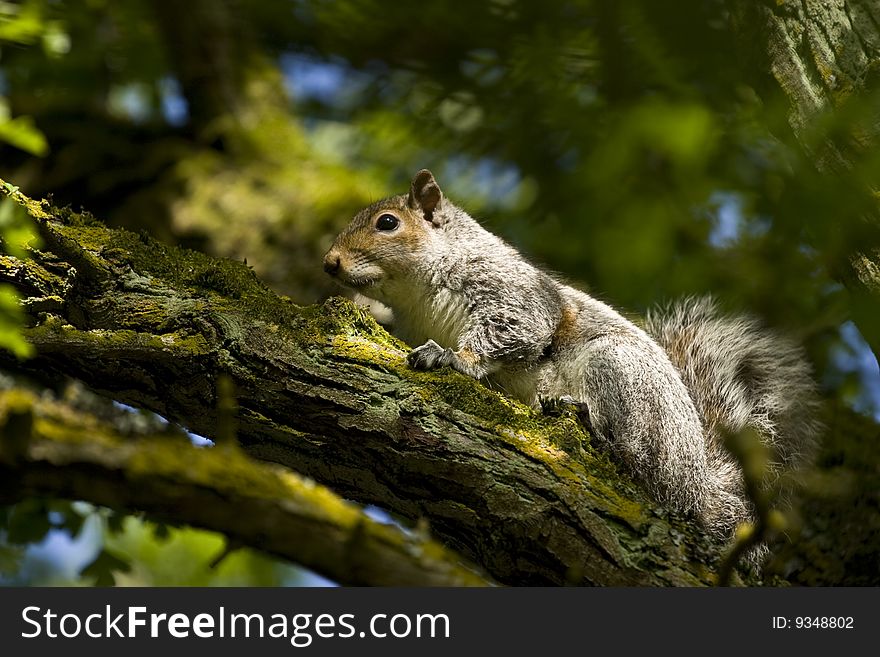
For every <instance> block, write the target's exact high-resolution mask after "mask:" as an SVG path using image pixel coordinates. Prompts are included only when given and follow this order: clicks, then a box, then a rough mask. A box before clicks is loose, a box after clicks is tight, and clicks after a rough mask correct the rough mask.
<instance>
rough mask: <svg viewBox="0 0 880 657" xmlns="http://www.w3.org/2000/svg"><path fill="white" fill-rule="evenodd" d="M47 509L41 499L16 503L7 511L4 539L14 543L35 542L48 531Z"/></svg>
mask: <svg viewBox="0 0 880 657" xmlns="http://www.w3.org/2000/svg"><path fill="white" fill-rule="evenodd" d="M50 529H52V523H51V522H49V511H48V509H47V508H46V505H45V503H44V502H42V501H41V500H26V501H24V502H21V503H20V504H16V505H15V506H14V507H13V508H12V509H11V511H10V513H9V518H8V522H7V535H6V540H7V541H8V542H10V543H13V544H16V545H26V544H27V543H36V542H39V541H41V540H43V538H45V536H46V534H48V533H49V530H50Z"/></svg>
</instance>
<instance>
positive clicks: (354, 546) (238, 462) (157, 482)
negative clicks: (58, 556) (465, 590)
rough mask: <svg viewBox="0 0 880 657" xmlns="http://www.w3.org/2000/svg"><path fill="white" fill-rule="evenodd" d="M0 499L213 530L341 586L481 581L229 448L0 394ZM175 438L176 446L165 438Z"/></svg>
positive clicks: (419, 542)
mask: <svg viewBox="0 0 880 657" xmlns="http://www.w3.org/2000/svg"><path fill="white" fill-rule="evenodd" d="M0 436H2V440H0V499H3V500H4V501H6V502H9V501H18V500H21V499H24V498H26V497H29V496H34V495H38V496H51V497H64V498H71V499H81V500H87V501H89V502H93V503H95V504H100V505H103V506H108V507H112V508H115V509H120V510H125V511H131V510H137V511H145V512H147V513H149V514H151V515H152V516H154V517H156V518H157V519H159V520H163V521H169V522H173V523H175V524H182V523H186V524H190V525H194V526H197V527H202V528H205V529H211V530H214V531H220V532H223V533H224V534H226V535H227V536H228V537H229V538H230V540H231V541H233V542H234V543H236V544H242V545H249V546H252V547H255V548H258V549H261V550H264V551H266V552H269V553H271V554H274V555H277V556H280V557H284V558H286V559H289V560H291V561H294V562H296V563H299V564H302V565H303V566H306V567H308V568H311V569H313V570H315V571H316V572H318V573H320V574H322V575H324V576H326V577H329V578H330V579H333V580H335V581H338V582H340V583H343V584H361V585H362V584H370V585H385V586H438V585H444V586H475V585H477V586H478V585H485V584H486V583H487V581H486V580H485V579H484V578H483V577H481V576H480V575H479V573H478V571H477V570H476V569H475V568H473V567H468V566H467V565H466V564H463V563H462V562H461V558H460V557H458V556H457V555H455V554H454V553H452V552H450V551H449V550H447V549H446V548H444V547H443V546H441V545H440V544H438V543H436V542H435V541H432V540H429V539H427V538H425V537H422V536H419V535H418V534H416V533H405V532H404V531H402V530H400V529H398V528H396V527H392V526H389V525H383V524H380V523H378V522H376V521H374V520H372V519H370V518H369V517H367V516H366V515H365V514H364V513H363V512H362V511H361V510H360V509H359V508H358V507H356V506H355V505H353V504H350V503H348V502H345V501H343V500H342V499H340V498H339V497H338V496H337V495H335V494H334V493H332V492H331V491H330V490H328V489H327V488H325V487H323V486H320V485H318V484H315V483H314V482H312V481H310V480H307V479H303V478H302V477H299V476H297V475H295V474H293V473H291V472H289V471H287V470H284V469H282V468H279V467H277V466H271V465H268V464H261V463H259V462H256V461H254V460H252V459H251V458H249V457H248V456H246V455H245V454H244V453H243V452H242V451H241V450H240V449H239V448H238V447H237V446H235V445H226V446H222V447H220V446H218V447H216V448H214V449H204V448H196V447H194V446H192V445H190V444H188V441H187V440H186V438H183V437H182V436H176V437H169V436H167V435H165V436H163V435H152V436H151V435H138V436H137V437H134V438H132V437H127V436H125V435H119V433H118V431H117V430H116V429H115V428H114V427H113V426H112V425H110V424H107V423H106V422H105V421H103V420H101V419H98V418H96V417H95V416H93V415H91V414H89V413H87V412H84V411H83V410H82V409H78V408H73V407H71V406H70V405H67V404H64V403H62V402H57V401H47V400H46V399H37V398H36V397H35V396H34V395H33V394H31V393H29V392H26V391H23V390H16V389H13V390H3V391H0ZM175 438H176V439H175Z"/></svg>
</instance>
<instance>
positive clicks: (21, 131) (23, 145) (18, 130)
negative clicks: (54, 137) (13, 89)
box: [0, 116, 49, 157]
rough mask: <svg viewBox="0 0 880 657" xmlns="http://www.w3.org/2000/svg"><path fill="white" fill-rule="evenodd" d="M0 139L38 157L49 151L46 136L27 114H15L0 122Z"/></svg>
mask: <svg viewBox="0 0 880 657" xmlns="http://www.w3.org/2000/svg"><path fill="white" fill-rule="evenodd" d="M0 140H2V141H5V142H6V143H8V144H12V145H13V146H15V147H16V148H20V149H21V150H23V151H25V152H27V153H30V154H31V155H38V156H39V157H43V156H44V155H46V154H47V153H48V152H49V142H48V141H46V136H45V135H44V134H43V133H42V132H41V131H40V130H39V129H38V128H37V126H36V125H35V124H34V120H33V119H32V118H31V117H29V116H17V117H15V118H14V119H8V120H6V121H3V122H2V123H0Z"/></svg>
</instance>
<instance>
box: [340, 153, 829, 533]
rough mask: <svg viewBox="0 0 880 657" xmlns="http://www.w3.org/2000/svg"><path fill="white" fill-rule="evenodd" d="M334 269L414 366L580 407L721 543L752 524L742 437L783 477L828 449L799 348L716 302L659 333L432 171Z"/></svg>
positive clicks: (663, 315) (359, 227) (701, 303)
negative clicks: (557, 266) (498, 230)
mask: <svg viewBox="0 0 880 657" xmlns="http://www.w3.org/2000/svg"><path fill="white" fill-rule="evenodd" d="M324 269H325V270H326V271H327V273H328V274H330V275H332V276H334V277H335V278H336V279H337V280H338V281H339V282H341V283H342V284H344V285H346V286H348V287H350V288H353V289H355V290H356V291H358V292H359V293H361V294H362V295H364V296H365V297H368V298H370V299H375V300H378V301H379V302H381V303H382V304H385V305H386V306H389V307H390V308H391V309H392V311H393V314H394V325H395V332H396V333H397V334H398V335H399V336H400V337H401V338H403V339H404V340H406V342H407V343H408V344H411V345H420V346H418V347H416V348H415V349H413V351H412V352H411V353H410V354H409V364H410V365H411V366H412V367H413V368H416V369H433V368H437V367H441V366H444V365H448V366H450V367H452V368H454V369H456V370H458V371H459V372H461V373H463V374H466V375H468V376H471V377H473V378H475V379H479V380H482V381H484V382H485V383H486V384H487V385H489V386H491V387H493V388H497V389H500V390H501V391H503V392H505V393H507V394H508V395H511V396H513V397H516V398H518V399H520V400H521V401H523V402H525V403H527V404H530V405H532V406H534V407H538V406H539V405H540V403H541V400H542V399H558V398H566V399H569V400H572V401H574V402H575V403H576V404H578V405H579V406H580V407H581V408H583V409H584V410H585V411H586V413H585V415H586V416H587V417H588V422H589V425H590V426H589V428H590V429H591V430H592V433H593V434H594V435H596V436H597V437H598V438H599V439H601V440H603V441H604V442H606V443H607V444H608V446H609V447H610V449H611V451H612V453H613V454H614V455H615V456H616V457H617V459H618V460H619V461H620V462H621V463H622V464H623V465H625V467H626V469H627V470H629V471H630V472H631V473H632V474H633V475H634V476H635V478H636V479H638V480H640V481H641V482H642V483H643V484H644V485H646V486H647V488H648V489H649V491H650V492H651V493H652V494H653V496H654V497H655V498H657V499H658V500H659V501H660V502H662V503H664V504H666V505H668V506H670V507H672V508H674V509H676V510H680V511H684V512H688V513H693V514H695V515H696V516H697V517H698V518H699V519H700V520H701V521H702V522H703V524H704V525H705V527H706V528H707V529H708V530H709V532H710V533H711V534H713V535H715V536H716V537H719V538H729V537H730V536H732V535H733V532H734V530H735V529H736V527H737V525H738V524H739V523H740V522H743V521H747V520H750V519H751V516H752V509H751V505H750V502H749V500H748V499H747V497H746V495H745V492H744V487H743V478H742V471H741V468H740V466H739V464H738V462H737V460H736V459H735V458H734V457H733V456H732V455H731V454H730V453H729V452H728V451H727V450H726V449H725V447H724V436H725V435H726V433H727V432H734V433H735V432H740V431H743V430H747V429H748V428H751V429H753V430H755V431H756V432H757V433H758V435H759V436H760V437H761V440H762V441H763V442H764V443H765V444H766V445H767V446H768V447H769V448H770V450H771V452H772V455H773V462H774V464H775V470H776V472H777V473H778V472H781V471H782V470H784V469H788V468H793V467H797V466H798V465H801V464H802V463H804V462H805V461H806V460H807V459H808V458H809V457H810V455H811V452H812V451H813V447H814V444H815V441H816V437H817V434H818V432H819V429H820V426H819V423H818V422H817V421H816V419H815V414H816V413H815V412H816V410H817V405H818V401H817V396H816V393H815V390H814V384H813V382H812V379H811V373H810V368H809V366H808V364H807V362H806V360H805V358H804V355H803V353H802V351H801V350H800V349H799V348H798V347H797V346H796V345H795V344H793V343H792V342H790V341H788V340H787V339H784V338H782V337H780V336H777V335H775V334H773V333H771V332H769V331H767V330H764V329H762V328H761V327H760V326H759V325H758V323H757V322H756V321H754V320H752V319H750V318H747V317H729V316H725V315H723V314H721V313H720V312H719V311H718V309H717V307H716V305H715V304H714V302H712V301H711V299H686V300H684V301H681V302H679V303H678V304H676V305H673V306H671V307H669V308H667V309H665V310H664V311H660V312H652V313H651V314H649V316H648V318H647V322H646V328H645V330H643V329H641V328H639V327H638V326H636V325H635V324H633V323H632V322H630V321H629V320H627V319H626V318H624V317H623V316H622V315H621V314H620V313H618V312H617V311H615V310H614V309H612V308H611V307H610V306H608V305H606V304H605V303H603V302H601V301H599V300H597V299H594V298H593V297H591V296H589V295H587V294H586V293H584V292H582V291H580V290H576V289H574V288H572V287H569V286H567V285H564V284H563V283H561V282H560V281H558V280H557V279H556V278H554V277H553V276H551V275H549V274H547V273H546V272H544V271H542V270H541V269H539V268H537V267H535V266H533V265H531V264H530V263H529V262H527V261H526V260H525V258H523V257H522V256H521V255H520V254H519V253H518V252H517V251H516V250H515V249H514V248H513V247H511V246H509V245H508V244H507V243H505V242H504V241H503V240H501V239H500V238H499V237H497V236H495V235H493V234H492V233H490V232H488V231H487V230H485V229H484V228H482V227H481V226H480V225H479V224H478V223H477V222H476V221H475V220H474V219H472V218H471V217H470V216H469V215H468V214H467V213H466V212H465V211H464V210H462V209H461V208H459V207H457V206H455V205H454V204H453V203H452V202H450V201H449V199H447V198H446V197H445V196H444V195H443V193H442V192H441V190H440V187H439V186H438V184H437V182H436V181H435V180H434V176H433V175H432V174H431V172H430V171H428V170H426V169H424V170H422V171H419V172H418V173H417V174H416V175H415V177H414V178H413V180H412V184H411V187H410V191H409V193H408V194H403V195H399V196H393V197H390V198H387V199H385V200H382V201H379V202H377V203H373V204H372V205H370V206H369V207H367V208H365V209H363V210H361V211H360V212H359V213H358V214H357V215H356V216H355V217H354V219H353V220H352V221H351V223H350V224H349V225H348V227H346V228H345V229H344V230H343V231H342V232H341V233H340V234H339V235H338V236H337V238H336V240H335V242H334V243H333V246H332V247H331V248H330V250H329V251H328V252H327V254H326V256H325V257H324Z"/></svg>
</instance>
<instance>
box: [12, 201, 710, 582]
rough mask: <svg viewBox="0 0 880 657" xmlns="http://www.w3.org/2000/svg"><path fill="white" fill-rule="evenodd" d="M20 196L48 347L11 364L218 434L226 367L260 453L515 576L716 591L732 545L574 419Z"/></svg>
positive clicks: (30, 286)
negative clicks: (650, 491) (29, 220)
mask: <svg viewBox="0 0 880 657" xmlns="http://www.w3.org/2000/svg"><path fill="white" fill-rule="evenodd" d="M3 189H5V192H6V194H7V195H9V196H11V197H12V198H14V199H15V200H17V201H18V202H20V203H22V204H23V205H24V206H25V207H26V208H27V210H28V211H29V212H30V214H31V215H32V216H33V217H34V218H35V219H36V220H37V222H38V225H39V231H40V234H41V236H42V240H43V246H42V247H41V250H40V251H37V252H35V253H34V254H33V260H32V261H31V262H29V263H26V264H25V263H19V262H17V261H15V260H14V259H7V260H4V261H3V262H2V263H0V270H3V271H5V272H6V274H5V278H6V279H7V280H10V281H12V282H13V283H14V284H16V285H18V287H19V289H21V290H22V292H23V293H24V294H25V295H27V297H28V299H27V303H26V307H30V308H31V309H32V310H33V312H31V315H30V316H31V325H30V326H29V328H27V329H26V330H25V332H26V336H27V338H28V340H29V341H30V342H31V343H32V344H33V345H34V346H35V347H36V349H37V354H38V355H37V356H36V357H35V358H34V359H32V360H31V361H28V362H27V363H26V364H24V365H22V364H18V363H14V362H13V361H12V360H11V357H5V358H4V360H5V361H6V364H7V366H13V367H16V368H21V367H27V368H29V369H30V370H31V371H34V372H38V373H39V374H40V375H42V376H44V377H49V378H52V377H57V376H58V375H64V376H71V377H75V378H77V379H79V380H81V381H83V382H85V383H86V384H87V385H89V386H91V387H92V388H93V389H95V390H97V391H99V392H101V393H104V394H106V395H107V396H109V397H111V398H113V399H115V400H118V401H120V402H123V403H127V404H131V405H133V406H136V407H138V408H144V409H149V410H152V411H155V412H156V413H159V414H161V415H162V416H163V417H165V418H167V419H169V420H171V421H172V422H176V423H179V424H180V425H182V426H184V427H186V428H187V429H189V430H191V431H194V432H197V433H199V434H202V435H205V436H208V437H215V436H217V435H220V434H222V433H223V428H222V427H220V426H218V411H217V408H218V399H217V382H218V379H219V378H221V377H229V378H231V379H232V381H233V383H234V387H235V390H236V396H237V402H238V413H237V437H238V441H239V443H240V445H241V446H242V448H243V449H244V451H245V452H247V453H249V454H250V455H252V456H255V457H257V458H259V459H263V460H266V461H271V462H274V463H278V464H281V465H284V466H287V467H289V468H291V469H293V470H295V471H297V472H299V473H302V474H303V475H306V476H309V477H311V478H314V479H316V480H317V481H320V482H322V483H324V484H326V485H328V486H330V487H332V488H333V489H334V490H335V491H337V492H338V493H339V494H341V495H343V496H344V497H347V498H350V499H354V500H356V501H359V502H363V503H372V504H378V505H381V506H382V507H384V508H387V509H389V510H391V511H393V512H395V513H398V514H401V515H403V516H405V517H408V518H412V519H424V520H426V521H427V523H428V525H429V526H430V530H431V532H432V534H433V535H435V536H438V537H439V538H441V539H442V540H443V541H444V542H445V543H446V544H447V545H449V546H450V547H451V548H453V549H455V550H457V551H459V552H460V553H462V554H464V555H466V556H467V557H468V558H471V559H473V560H474V561H475V562H476V563H478V564H480V566H482V567H483V568H485V570H486V571H487V572H488V573H489V574H490V575H491V576H492V577H494V578H495V579H497V580H498V581H500V582H504V583H511V584H562V583H578V584H606V585H632V584H645V585H671V584H676V585H700V584H707V583H711V581H712V578H713V567H714V563H715V561H714V558H715V554H716V553H717V550H718V546H711V545H708V544H707V543H706V542H705V539H704V538H703V537H702V535H701V534H702V533H701V531H700V530H699V528H697V527H696V526H694V525H693V524H692V523H691V522H689V521H688V520H687V519H680V518H679V519H676V518H672V519H670V518H669V517H668V516H667V515H666V514H665V513H664V512H662V511H661V510H659V509H657V508H656V507H655V506H654V505H653V504H652V503H650V502H649V501H648V500H647V499H646V498H645V496H644V495H643V494H642V493H641V492H640V490H639V489H638V488H636V487H635V486H633V484H632V483H631V482H630V481H629V480H628V479H627V478H626V477H625V476H623V475H621V474H620V473H618V472H617V470H616V469H615V468H614V466H613V465H612V464H611V463H610V462H609V461H608V459H607V458H606V457H605V456H604V455H601V454H597V453H596V452H594V451H593V450H592V449H591V448H590V446H589V441H588V438H587V436H585V435H584V433H583V432H582V430H581V428H580V426H579V425H578V423H577V421H576V420H575V418H574V417H573V416H567V415H563V416H562V417H556V418H547V417H544V416H542V415H540V414H539V413H536V412H535V411H533V410H531V409H528V408H526V407H524V406H522V405H520V404H518V403H516V402H513V401H511V400H509V399H506V398H505V397H503V396H502V395H500V394H498V393H495V392H493V391H490V390H488V389H486V388H485V387H483V386H481V385H480V384H479V383H477V382H476V381H473V380H471V379H468V378H465V377H463V376H460V375H459V374H457V373H455V372H452V371H440V372H435V373H421V372H414V371H412V370H410V369H409V368H408V367H407V366H406V360H405V355H406V353H407V349H406V347H405V345H403V344H402V343H400V342H399V341H397V340H396V339H394V338H393V337H391V336H390V335H388V333H386V332H385V331H384V330H383V329H382V328H381V327H379V326H378V325H377V324H376V323H375V322H374V321H373V319H372V318H371V317H369V316H368V315H367V314H366V313H365V312H364V311H362V310H361V309H359V308H357V307H356V306H355V305H353V304H352V303H350V302H348V301H346V300H344V299H340V298H333V299H330V300H329V301H327V302H326V303H325V304H323V305H321V306H309V307H300V306H297V305H295V304H293V303H292V302H290V301H289V300H287V299H285V298H280V297H278V296H276V295H275V294H274V293H272V292H271V291H270V290H268V289H267V288H266V287H265V286H264V285H263V284H262V283H261V282H260V281H259V280H257V278H256V277H255V276H254V275H253V273H252V272H251V271H250V270H249V269H248V267H247V266H246V265H244V264H242V263H238V262H232V261H228V260H220V259H214V258H210V257H207V256H204V255H202V254H200V253H196V252H193V251H187V250H183V249H176V248H168V247H165V246H163V245H162V244H159V243H157V242H155V241H153V240H151V239H150V238H148V237H146V236H143V235H141V236H139V235H135V234H133V233H129V232H126V231H121V230H111V229H108V228H106V227H105V226H103V225H102V224H100V223H99V222H97V221H95V220H94V219H92V218H91V217H89V216H83V215H77V214H74V213H71V212H68V211H58V210H56V209H53V208H51V207H49V205H48V204H46V203H42V204H41V203H38V202H35V201H32V200H30V199H27V198H26V197H24V196H23V195H21V194H20V193H18V192H17V190H15V189H14V188H12V187H10V186H8V185H7V186H5V187H3ZM22 271H29V272H31V273H30V274H29V275H28V276H26V277H25V278H24V279H21V276H20V274H16V273H15V272H22ZM42 299H52V303H51V304H49V305H48V306H46V305H45V304H42V305H41V300H42ZM41 307H44V308H47V309H46V310H40V308H41ZM220 417H222V415H221V416H220ZM218 476H219V475H218ZM230 523H231V524H233V525H234V518H232V517H230ZM217 529H220V528H219V527H217Z"/></svg>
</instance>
